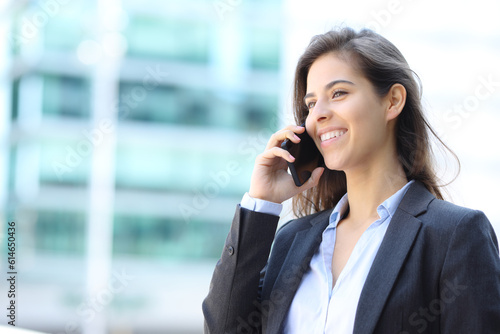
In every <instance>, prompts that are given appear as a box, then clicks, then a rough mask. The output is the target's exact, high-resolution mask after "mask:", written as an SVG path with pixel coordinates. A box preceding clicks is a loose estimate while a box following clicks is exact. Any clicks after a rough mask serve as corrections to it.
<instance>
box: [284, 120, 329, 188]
mask: <svg viewBox="0 0 500 334" xmlns="http://www.w3.org/2000/svg"><path fill="white" fill-rule="evenodd" d="M301 126H303V127H304V128H305V123H302V124H301ZM298 137H299V138H300V142H299V143H298V144H295V143H293V142H292V141H291V140H289V139H286V140H285V141H284V142H283V143H282V144H281V148H282V149H284V150H287V151H288V152H290V154H291V155H293V156H294V157H295V161H294V162H287V163H288V169H289V170H290V174H292V177H293V181H294V183H295V185H296V186H297V187H300V186H302V185H303V184H304V183H305V182H306V181H307V180H308V179H309V178H310V177H311V175H312V172H313V171H314V169H315V168H316V167H324V160H323V156H322V155H321V153H320V151H319V150H318V148H317V147H316V144H315V143H314V140H313V139H312V138H311V137H310V136H309V134H308V133H307V129H306V130H305V131H304V132H303V133H301V134H299V135H298Z"/></svg>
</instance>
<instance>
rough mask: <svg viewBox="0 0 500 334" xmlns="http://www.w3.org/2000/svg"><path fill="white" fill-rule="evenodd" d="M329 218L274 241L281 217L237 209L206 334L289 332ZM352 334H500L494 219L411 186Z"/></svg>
mask: <svg viewBox="0 0 500 334" xmlns="http://www.w3.org/2000/svg"><path fill="white" fill-rule="evenodd" d="M331 211H332V210H331V209H330V210H326V211H323V212H319V213H316V214H314V215H310V216H307V217H303V218H300V219H296V220H292V221H290V222H289V223H287V224H285V225H284V226H283V227H282V228H281V229H280V230H279V231H278V233H277V234H276V236H274V234H275V231H276V227H277V223H278V217H276V216H272V215H267V214H262V213H257V212H253V211H249V210H245V209H242V208H241V207H239V206H238V208H237V210H236V215H235V217H234V220H233V223H232V226H231V231H230V232H229V235H228V237H227V240H226V244H225V248H224V251H223V253H222V256H221V258H220V260H219V262H218V263H217V266H216V268H215V271H214V274H213V277H212V282H211V284H210V291H209V294H208V296H207V297H206V299H205V300H204V302H203V313H204V316H205V333H211V334H233V333H242V334H243V333H245V334H246V333H266V334H275V333H282V332H283V323H284V321H285V318H286V315H287V312H288V309H289V307H290V303H291V302H292V299H293V297H294V294H295V292H296V291H297V288H298V286H299V283H300V281H301V279H302V276H303V274H304V273H305V272H306V271H307V270H308V268H309V262H310V260H311V257H312V256H313V254H314V253H315V251H316V250H317V249H318V246H319V244H320V242H321V235H322V232H323V230H324V229H325V228H326V226H327V225H328V221H329V216H330V214H331ZM273 239H274V244H273ZM272 244H273V247H272V252H271V255H270V256H269V252H270V249H271V245H272ZM353 333H355V334H369V333H379V334H392V333H394V334H406V333H447V334H448V333H449V334H458V333H466V334H476V333H478V334H479V333H482V334H487V333H488V334H489V333H496V334H498V333H500V257H499V251H498V242H497V238H496V236H495V233H494V231H493V229H492V227H491V224H490V223H489V221H488V219H487V218H486V216H485V215H484V214H483V213H482V212H480V211H474V210H470V209H466V208H462V207H459V206H456V205H453V204H451V203H449V202H445V201H441V200H438V199H436V198H435V197H434V196H433V195H432V194H431V193H430V192H429V191H427V189H426V188H425V187H424V186H423V184H422V183H420V182H415V183H414V184H412V185H411V186H410V188H409V189H408V191H407V193H406V195H405V196H404V198H403V199H402V201H401V204H400V205H399V207H398V209H397V211H396V213H395V215H394V217H393V218H392V220H391V222H390V225H389V227H388V229H387V232H386V235H385V237H384V239H383V241H382V244H381V246H380V249H379V251H378V253H377V255H376V257H375V260H374V262H373V265H372V267H371V269H370V272H369V274H368V277H367V279H366V282H365V285H364V287H363V290H362V292H361V296H360V299H359V304H358V307H357V311H356V318H355V323H354V331H353ZM304 334H307V333H304ZM342 334H344V333H342Z"/></svg>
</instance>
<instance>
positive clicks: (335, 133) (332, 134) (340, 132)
mask: <svg viewBox="0 0 500 334" xmlns="http://www.w3.org/2000/svg"><path fill="white" fill-rule="evenodd" d="M344 133H345V131H343V130H337V131H330V132H327V133H325V134H322V135H321V141H325V140H328V139H332V138H338V137H340V136H342V135H343V134H344Z"/></svg>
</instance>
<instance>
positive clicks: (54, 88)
mask: <svg viewBox="0 0 500 334" xmlns="http://www.w3.org/2000/svg"><path fill="white" fill-rule="evenodd" d="M43 79H44V82H43V106H42V108H43V109H42V110H43V114H44V115H57V116H62V117H78V118H88V117H89V107H90V106H89V101H90V88H89V85H88V83H87V81H86V79H84V78H76V77H69V76H63V75H60V76H55V75H44V76H43Z"/></svg>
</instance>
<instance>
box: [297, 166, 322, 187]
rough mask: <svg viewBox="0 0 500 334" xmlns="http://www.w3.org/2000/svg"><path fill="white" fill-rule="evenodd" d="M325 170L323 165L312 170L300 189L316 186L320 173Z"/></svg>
mask: <svg viewBox="0 0 500 334" xmlns="http://www.w3.org/2000/svg"><path fill="white" fill-rule="evenodd" d="M324 171H325V168H324V167H317V168H315V169H314V170H313V172H312V175H311V177H310V178H309V180H307V182H306V183H304V184H303V185H302V187H301V188H303V189H301V190H302V191H305V190H307V189H310V188H313V187H316V186H317V185H318V183H319V180H320V179H321V175H323V172H324Z"/></svg>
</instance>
